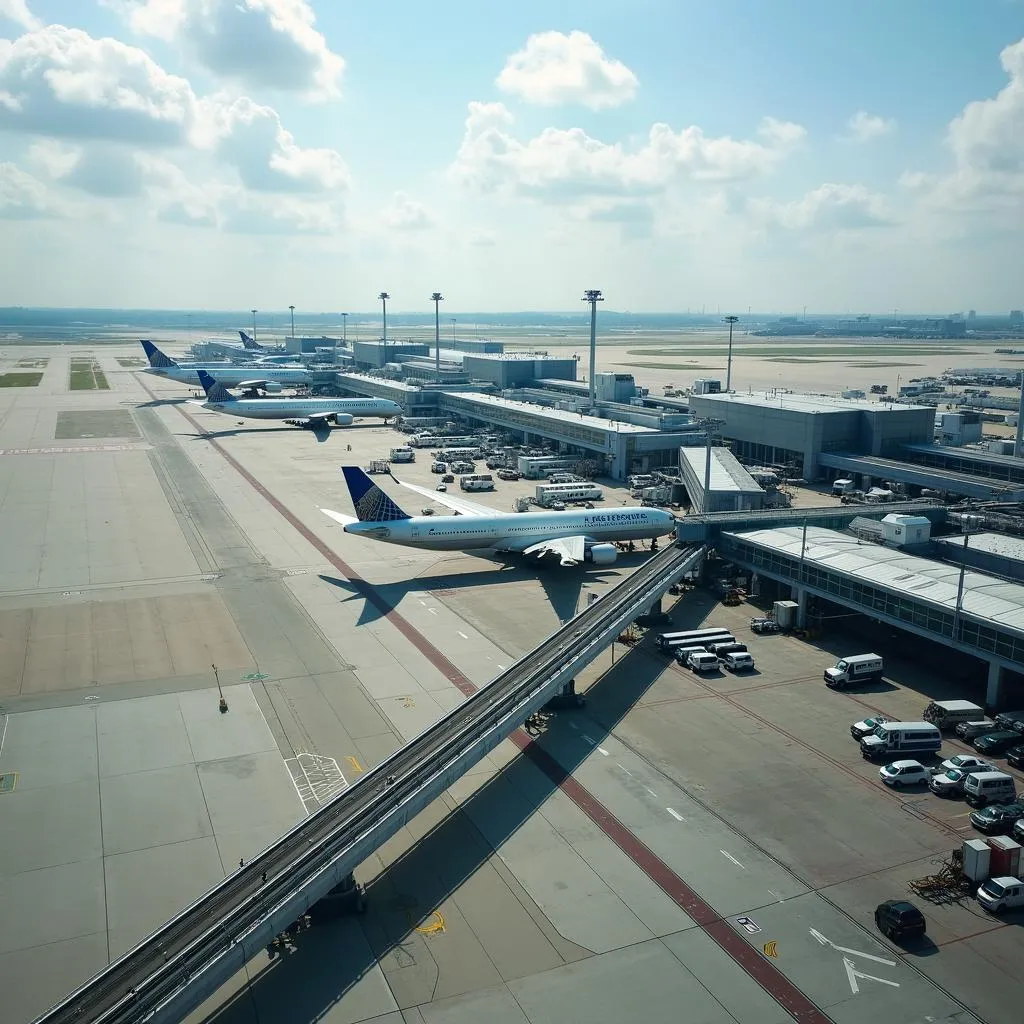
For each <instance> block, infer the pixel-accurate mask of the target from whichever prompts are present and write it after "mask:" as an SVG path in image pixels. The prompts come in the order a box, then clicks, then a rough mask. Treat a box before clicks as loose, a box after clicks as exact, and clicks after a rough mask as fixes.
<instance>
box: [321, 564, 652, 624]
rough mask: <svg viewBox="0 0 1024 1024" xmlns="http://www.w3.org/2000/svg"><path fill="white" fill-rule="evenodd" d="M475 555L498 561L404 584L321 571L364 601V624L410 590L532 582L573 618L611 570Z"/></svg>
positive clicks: (564, 617)
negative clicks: (590, 588)
mask: <svg viewBox="0 0 1024 1024" xmlns="http://www.w3.org/2000/svg"><path fill="white" fill-rule="evenodd" d="M473 557H475V558H483V559H486V560H487V561H491V562H495V563H497V564H496V565H495V567H494V568H493V569H480V570H476V571H470V572H463V573H452V574H445V575H443V576H417V577H416V578H415V579H411V580H403V581H402V582H400V583H386V584H377V585H374V586H371V585H370V584H368V583H366V582H365V581H362V580H360V581H353V580H343V579H338V578H337V577H336V576H324V575H321V576H320V579H322V580H323V581H324V582H325V583H330V584H331V586H333V587H337V588H338V589H339V590H343V591H347V592H348V593H349V595H350V596H349V597H347V598H345V601H346V602H348V601H359V600H362V602H363V608H362V610H361V611H360V613H359V619H358V620H357V622H356V625H358V626H364V625H366V624H367V623H369V622H375V621H377V620H378V619H380V618H382V617H383V616H385V615H387V614H388V613H389V612H391V611H394V610H395V609H396V608H397V607H398V605H399V604H400V603H401V601H402V599H403V598H404V597H405V596H406V595H407V594H415V593H423V592H425V591H430V590H461V589H462V588H464V587H487V586H497V585H499V584H504V583H528V582H530V581H532V580H536V581H537V582H539V583H540V585H541V587H542V588H543V590H544V594H545V596H546V597H547V599H548V603H549V604H550V605H551V607H552V608H553V609H554V611H555V614H556V615H557V616H558V621H559V622H565V621H566V620H567V619H571V618H572V617H573V616H574V615H575V614H576V612H577V610H582V609H579V608H578V606H579V600H580V594H581V593H582V590H583V585H584V584H585V583H601V582H604V581H605V580H606V579H607V578H608V574H607V572H605V571H603V570H601V569H599V568H598V569H595V568H594V567H592V566H590V567H588V566H564V567H563V566H556V565H545V564H544V563H543V562H541V563H535V562H534V563H524V562H523V560H522V558H521V557H520V556H517V555H508V556H501V555H497V554H495V555H490V556H488V555H484V554H480V553H474V555H473ZM641 560H642V556H640V555H632V556H626V557H624V558H622V559H621V560H620V563H621V564H623V565H626V566H627V567H628V566H631V565H632V564H633V562H639V561H641Z"/></svg>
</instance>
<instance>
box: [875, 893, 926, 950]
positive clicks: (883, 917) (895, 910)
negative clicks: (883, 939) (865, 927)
mask: <svg viewBox="0 0 1024 1024" xmlns="http://www.w3.org/2000/svg"><path fill="white" fill-rule="evenodd" d="M875 927H876V928H877V929H878V930H879V931H880V932H881V933H882V934H883V935H885V936H887V937H888V938H890V939H892V940H893V941H897V940H899V939H909V938H920V937H921V936H922V935H924V933H925V930H926V926H925V921H924V914H922V913H921V911H920V910H918V909H917V907H915V906H914V904H913V903H909V902H908V901H907V900H886V901H885V902H884V903H879V904H878V906H877V907H875Z"/></svg>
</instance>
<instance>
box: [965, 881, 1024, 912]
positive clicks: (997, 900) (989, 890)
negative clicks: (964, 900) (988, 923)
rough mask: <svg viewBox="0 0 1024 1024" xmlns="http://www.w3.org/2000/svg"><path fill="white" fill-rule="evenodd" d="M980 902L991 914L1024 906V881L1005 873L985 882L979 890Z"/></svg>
mask: <svg viewBox="0 0 1024 1024" xmlns="http://www.w3.org/2000/svg"><path fill="white" fill-rule="evenodd" d="M977 897H978V902H979V903H980V904H981V905H982V906H983V907H984V908H985V909H986V910H987V911H988V912H989V913H991V914H1001V913H1002V912H1003V911H1004V910H1016V909H1018V908H1019V907H1024V882H1022V881H1021V880H1020V879H1019V878H1012V877H1011V876H1009V875H1003V876H1002V877H1000V878H990V879H988V881H986V882H983V883H982V884H981V886H980V887H979V888H978V892H977Z"/></svg>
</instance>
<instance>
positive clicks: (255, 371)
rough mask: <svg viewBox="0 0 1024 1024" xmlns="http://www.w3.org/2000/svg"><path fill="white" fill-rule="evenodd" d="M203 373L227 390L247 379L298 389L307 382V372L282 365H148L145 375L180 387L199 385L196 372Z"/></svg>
mask: <svg viewBox="0 0 1024 1024" xmlns="http://www.w3.org/2000/svg"><path fill="white" fill-rule="evenodd" d="M200 370H205V371H206V372H207V373H208V374H209V375H210V376H211V377H213V378H214V380H216V381H217V383H218V384H223V385H224V387H226V388H233V387H237V386H238V385H239V384H242V383H244V382H245V381H247V380H267V381H273V382H274V383H276V384H284V385H290V386H297V385H299V384H308V383H309V371H308V370H306V369H303V368H286V367H281V366H268V365H265V364H264V365H262V366H238V365H235V364H230V365H229V364H220V365H218V364H217V363H207V364H205V365H202V366H200V365H194V366H150V367H148V368H147V369H146V370H145V372H146V373H151V374H153V376H155V377H166V378H167V379H168V380H176V381H178V382H179V383H181V384H195V385H197V386H198V384H199V371H200Z"/></svg>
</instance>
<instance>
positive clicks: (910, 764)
mask: <svg viewBox="0 0 1024 1024" xmlns="http://www.w3.org/2000/svg"><path fill="white" fill-rule="evenodd" d="M878 777H879V778H880V779H881V780H882V781H883V782H884V783H885V784H886V785H887V786H892V788H893V789H902V788H903V787H904V786H916V785H919V784H920V783H922V782H927V781H928V780H929V779H930V778H931V772H930V771H928V769H927V768H925V766H924V765H923V764H921V762H920V761H893V762H892V764H887V765H884V766H883V767H882V768H879V769H878Z"/></svg>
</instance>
